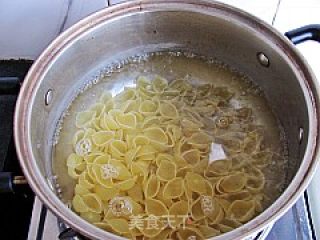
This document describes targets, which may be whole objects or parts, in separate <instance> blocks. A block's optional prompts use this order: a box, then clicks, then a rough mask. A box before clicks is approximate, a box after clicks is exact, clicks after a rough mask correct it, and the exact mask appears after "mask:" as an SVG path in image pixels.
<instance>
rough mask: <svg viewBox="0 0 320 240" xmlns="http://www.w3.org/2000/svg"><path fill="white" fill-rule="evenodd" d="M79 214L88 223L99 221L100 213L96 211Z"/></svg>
mask: <svg viewBox="0 0 320 240" xmlns="http://www.w3.org/2000/svg"><path fill="white" fill-rule="evenodd" d="M80 216H81V217H82V218H83V219H85V220H87V221H88V222H90V223H95V222H100V221H101V215H100V214H98V213H95V212H83V213H81V214H80Z"/></svg>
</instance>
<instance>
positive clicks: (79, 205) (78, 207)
mask: <svg viewBox="0 0 320 240" xmlns="http://www.w3.org/2000/svg"><path fill="white" fill-rule="evenodd" d="M72 207H73V208H74V210H75V211H76V212H78V213H82V212H87V211H88V210H89V208H88V206H87V204H85V202H84V201H83V198H82V197H81V196H80V195H75V196H74V197H73V199H72Z"/></svg>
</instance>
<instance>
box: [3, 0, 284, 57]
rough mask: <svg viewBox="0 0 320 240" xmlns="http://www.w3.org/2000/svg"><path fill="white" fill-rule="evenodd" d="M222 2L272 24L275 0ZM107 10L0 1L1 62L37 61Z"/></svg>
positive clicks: (101, 0)
mask: <svg viewBox="0 0 320 240" xmlns="http://www.w3.org/2000/svg"><path fill="white" fill-rule="evenodd" d="M124 1H125V0H109V2H110V4H117V3H119V2H124ZM222 2H226V3H229V4H232V5H235V6H237V7H239V8H242V9H245V10H247V11H249V12H251V13H253V14H255V15H256V16H258V17H260V18H262V19H264V20H265V21H267V22H269V23H271V22H272V18H273V16H274V14H275V11H276V7H277V3H278V0H268V1H253V0H222ZM107 6H108V0H0V59H10V58H15V59H16V58H27V59H36V58H37V57H38V56H39V55H40V53H41V52H42V51H43V50H44V49H45V48H46V46H48V44H49V43H50V42H51V41H52V40H53V39H54V38H55V37H56V36H58V35H59V33H60V32H61V31H62V30H64V29H66V28H68V27H69V26H71V25H72V24H74V23H75V22H77V21H78V20H80V19H82V18H83V17H85V16H87V15H89V14H90V13H92V12H95V11H97V10H99V9H101V8H104V7H107Z"/></svg>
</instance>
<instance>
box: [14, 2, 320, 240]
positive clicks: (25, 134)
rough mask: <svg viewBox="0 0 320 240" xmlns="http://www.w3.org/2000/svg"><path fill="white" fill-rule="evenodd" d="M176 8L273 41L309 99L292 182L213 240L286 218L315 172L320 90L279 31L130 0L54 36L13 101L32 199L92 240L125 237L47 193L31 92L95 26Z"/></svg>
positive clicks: (208, 8)
mask: <svg viewBox="0 0 320 240" xmlns="http://www.w3.org/2000/svg"><path fill="white" fill-rule="evenodd" d="M171 8H174V9H176V10H180V11H197V12H201V13H203V14H210V12H211V13H214V12H215V11H216V12H220V13H222V14H228V17H230V18H232V20H233V21H238V22H240V23H242V24H244V25H246V26H247V27H251V28H254V29H255V30H256V31H258V32H259V33H260V34H263V35H264V36H265V37H266V39H268V40H271V42H273V43H274V44H277V47H280V48H281V50H282V53H283V55H284V56H285V57H287V58H289V59H290V62H291V63H292V64H293V67H294V69H295V71H296V75H297V76H299V78H298V80H299V81H300V85H301V87H302V90H303V91H304V95H305V98H306V101H307V106H308V114H309V134H308V144H307V148H306V153H305V156H304V158H303V160H302V163H303V164H301V165H304V166H303V167H301V166H300V167H299V170H298V171H297V173H296V175H295V177H294V179H293V180H292V182H291V183H290V184H289V186H288V187H287V189H286V190H285V191H284V192H283V193H282V194H281V196H280V197H279V198H278V199H277V200H276V201H275V202H274V203H273V204H272V205H271V206H270V207H268V208H267V209H266V210H265V211H264V212H262V213H261V214H260V215H258V216H257V217H256V218H254V219H253V220H251V221H249V222H248V223H246V224H245V225H243V226H241V227H239V228H237V229H235V230H233V231H231V232H229V233H225V234H223V235H221V236H218V237H215V238H214V239H217V240H221V239H224V240H227V239H232V240H234V239H243V238H245V237H249V236H250V235H252V234H255V233H257V232H259V231H261V230H262V229H263V228H264V227H266V226H267V225H268V224H272V223H273V222H274V221H275V220H277V219H278V218H279V217H280V216H281V215H282V214H284V213H285V212H286V211H287V210H288V209H289V208H290V207H291V206H292V205H293V204H294V203H295V202H296V200H297V199H298V197H299V196H300V195H301V193H302V192H303V191H304V190H305V188H306V187H307V185H308V183H309V182H310V180H311V177H312V175H313V173H314V172H315V169H316V165H317V163H318V161H317V159H318V157H319V147H318V146H319V131H320V130H319V123H318V119H317V115H318V113H319V109H320V105H319V99H320V97H319V93H320V88H319V86H318V83H317V81H316V78H315V76H314V75H313V73H312V71H311V69H310V68H309V66H308V64H307V63H306V61H305V60H304V59H303V57H302V55H301V54H300V53H299V52H298V51H297V50H296V48H295V47H294V45H293V44H292V43H291V42H290V41H289V40H287V39H286V38H285V37H284V36H283V35H282V34H281V33H279V32H278V31H277V30H275V29H274V28H273V27H271V26H270V25H268V24H267V23H265V22H263V21H262V20H260V19H258V18H256V17H254V16H252V15H250V14H248V13H246V12H244V11H242V10H240V9H237V8H235V7H232V6H229V5H226V4H223V3H219V2H213V1H210V2H207V1H205V0H152V1H141V0H140V1H139V0H134V1H130V2H125V3H122V4H119V5H114V6H112V7H108V8H106V9H103V10H101V11H99V12H96V13H94V14H92V15H90V16H89V17H87V18H85V19H83V20H81V21H80V22H78V23H77V24H75V25H74V26H72V27H71V28H69V29H68V30H66V31H65V32H64V33H63V34H61V35H60V36H59V37H57V38H56V39H55V40H54V41H53V42H52V43H51V44H50V45H49V46H48V47H47V48H46V49H45V51H44V52H43V53H42V54H41V55H40V57H39V58H38V59H37V60H36V61H35V63H34V64H33V66H32V67H31V69H30V70H29V72H28V74H27V76H26V77H25V80H24V82H23V85H22V87H21V90H20V94H19V97H18V100H17V103H16V109H15V116H14V139H15V145H16V150H17V154H18V158H19V161H20V165H21V167H22V169H23V172H24V174H25V176H26V178H27V180H28V182H29V184H30V186H31V188H32V189H33V191H34V192H35V193H36V195H37V196H38V197H39V198H40V200H41V201H42V202H43V203H44V204H45V205H46V206H47V207H48V208H49V209H50V210H51V211H52V212H53V213H54V214H56V215H57V216H59V217H60V218H61V219H62V220H63V221H64V222H66V223H67V224H68V225H70V226H71V227H72V228H73V229H75V230H76V231H78V232H79V233H81V234H83V235H85V236H87V237H91V238H94V239H106V238H111V239H125V238H123V237H120V236H117V235H115V234H112V233H109V232H106V231H104V230H101V229H99V228H97V227H95V226H94V225H92V224H90V223H88V222H86V221H85V220H83V219H82V218H80V217H79V216H78V215H76V214H75V213H74V212H73V211H72V210H70V209H68V208H67V207H66V206H65V205H64V204H63V203H62V201H61V200H60V199H59V198H58V197H57V196H56V195H55V194H54V192H53V191H52V190H51V189H50V187H49V185H48V184H47V181H46V179H45V177H44V176H43V175H42V174H41V172H40V170H39V168H38V166H37V164H36V160H35V157H34V155H33V152H32V146H31V138H30V128H29V126H30V115H31V106H32V103H33V101H34V96H35V94H34V93H35V92H36V90H37V89H38V87H39V85H40V83H41V79H42V77H43V76H44V75H45V73H46V71H47V69H48V68H50V63H51V62H52V61H54V60H55V59H56V58H58V57H59V55H60V54H61V53H62V52H63V50H64V49H65V48H67V47H68V46H69V45H71V44H72V43H73V41H75V40H76V39H77V38H78V37H80V36H81V35H82V34H84V33H86V32H87V31H89V30H90V29H92V28H94V27H98V26H99V24H102V23H104V22H106V21H111V20H114V19H117V18H118V17H122V16H124V15H126V14H135V13H139V12H147V11H165V10H168V9H171Z"/></svg>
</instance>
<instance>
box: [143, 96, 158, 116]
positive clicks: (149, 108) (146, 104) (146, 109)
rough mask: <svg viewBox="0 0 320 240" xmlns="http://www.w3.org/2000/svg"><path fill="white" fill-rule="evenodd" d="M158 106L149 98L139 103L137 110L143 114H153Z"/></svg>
mask: <svg viewBox="0 0 320 240" xmlns="http://www.w3.org/2000/svg"><path fill="white" fill-rule="evenodd" d="M157 111H158V106H157V104H155V103H154V102H153V101H151V100H145V101H143V102H142V103H141V105H140V108H139V112H140V113H142V114H143V115H145V116H153V115H155V114H156V113H157Z"/></svg>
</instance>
